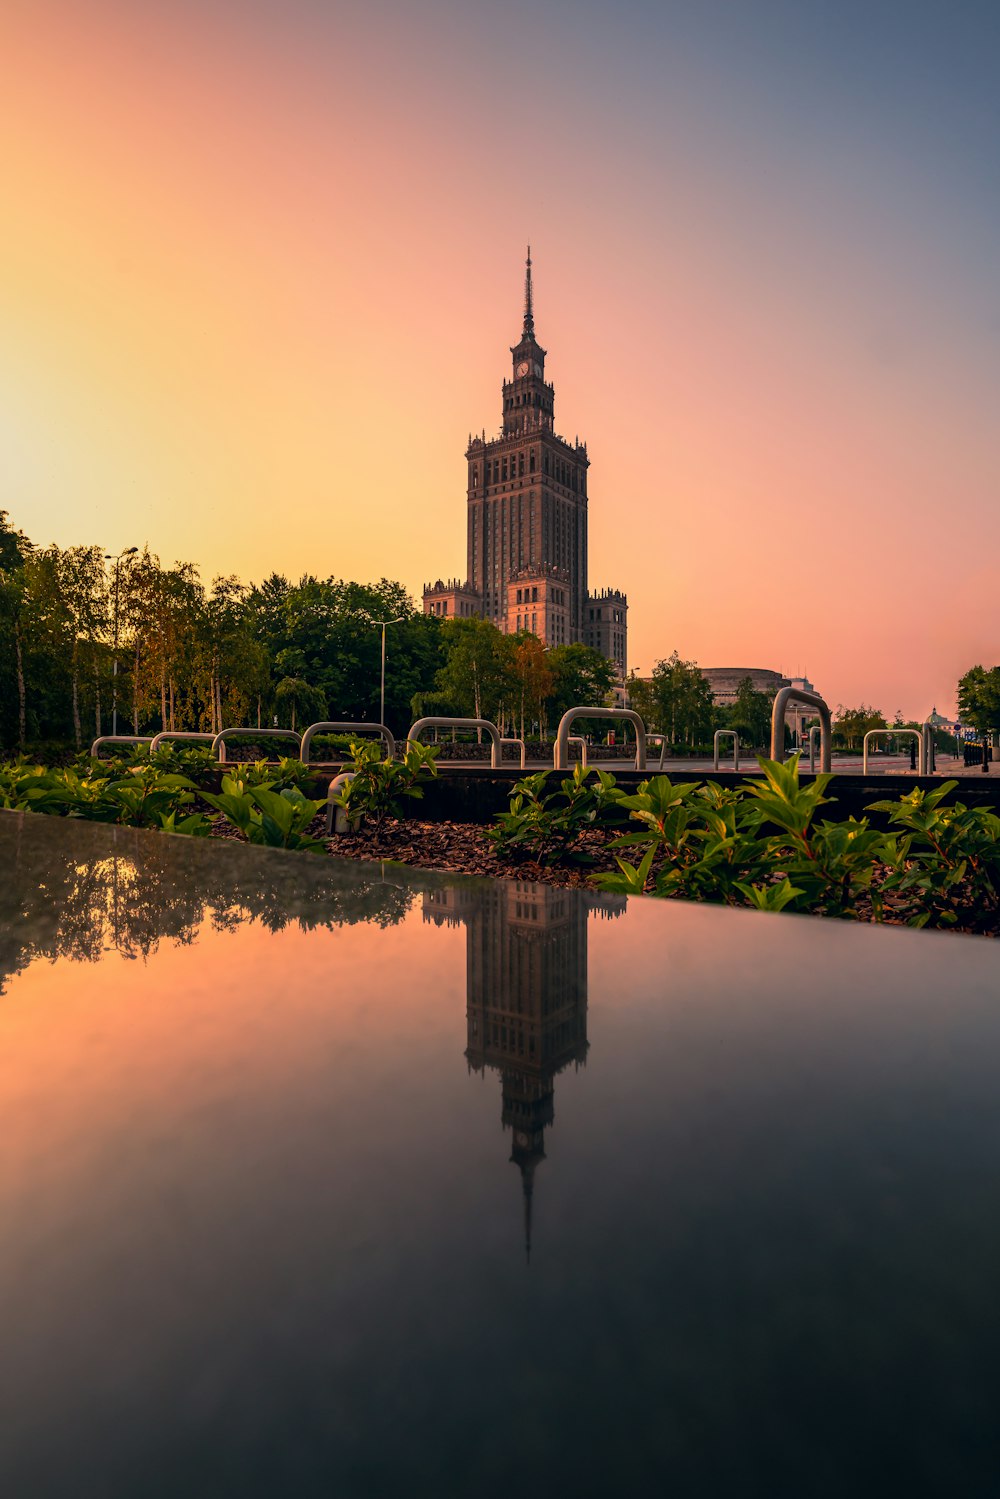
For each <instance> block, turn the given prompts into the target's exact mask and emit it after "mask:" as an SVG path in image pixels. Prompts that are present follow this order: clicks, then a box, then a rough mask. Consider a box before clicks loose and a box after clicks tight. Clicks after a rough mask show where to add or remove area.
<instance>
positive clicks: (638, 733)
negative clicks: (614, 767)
mask: <svg viewBox="0 0 1000 1499" xmlns="http://www.w3.org/2000/svg"><path fill="white" fill-rule="evenodd" d="M577 718H613V719H616V720H617V719H623V720H624V721H625V722H626V723H630V724H634V726H635V768H636V770H645V769H646V725H645V724H644V723H643V721H642V719H641V718H640V717H639V715H638V713H636V712H634V711H633V710H632V709H631V708H570V710H569V711H568V712H567V713H564V714H563V716H562V718H561V719H560V720H559V729H558V732H557V734H556V744H555V749H554V750H553V752H552V763H553V765H554V766H555V768H556V770H566V769H567V768H568V762H569V731H570V728H571V726H572V724H573V721H574V719H577Z"/></svg>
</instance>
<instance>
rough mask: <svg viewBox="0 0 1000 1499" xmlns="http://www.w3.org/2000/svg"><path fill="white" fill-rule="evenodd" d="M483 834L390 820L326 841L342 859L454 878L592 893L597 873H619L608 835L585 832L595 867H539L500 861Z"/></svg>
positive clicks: (456, 825) (462, 826)
mask: <svg viewBox="0 0 1000 1499" xmlns="http://www.w3.org/2000/svg"><path fill="white" fill-rule="evenodd" d="M484 831H485V830H484V829H483V828H481V827H480V826H478V824H476V823H468V822H417V821H416V820H415V819H412V818H406V819H405V820H399V819H395V818H387V819H386V821H385V822H384V823H383V825H382V828H381V830H380V831H379V832H375V831H374V830H372V829H370V828H362V829H361V830H360V831H359V832H357V833H343V834H341V835H339V836H338V837H336V838H331V839H329V840H328V842H327V848H328V849H329V851H330V853H331V854H333V855H334V857H335V858H338V859H393V860H396V861H397V862H398V863H400V864H415V865H417V866H419V867H420V868H421V869H443V870H447V871H448V872H449V873H451V874H480V875H488V876H489V877H490V878H491V879H495V880H536V881H538V882H539V883H540V884H544V885H561V886H573V887H575V888H577V889H581V890H594V889H596V886H595V884H594V882H593V880H592V879H591V875H593V874H595V873H603V872H604V871H606V870H610V871H616V870H617V868H618V866H617V864H616V863H615V857H614V854H610V853H608V849H607V842H608V839H607V833H606V832H602V831H595V832H593V833H584V834H583V835H582V836H581V838H580V840H579V847H580V849H581V851H583V852H584V853H586V854H589V855H590V856H591V858H592V860H593V862H588V863H584V864H572V865H553V866H551V867H550V866H549V865H548V864H539V863H536V862H534V861H529V860H517V861H516V862H514V861H512V860H509V859H501V858H499V857H498V856H497V854H496V852H495V851H494V849H493V846H492V845H491V844H490V843H489V842H487V840H486V838H485V837H484Z"/></svg>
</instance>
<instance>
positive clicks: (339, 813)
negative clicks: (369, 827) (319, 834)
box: [326, 770, 354, 838]
mask: <svg viewBox="0 0 1000 1499" xmlns="http://www.w3.org/2000/svg"><path fill="white" fill-rule="evenodd" d="M353 780H354V771H353V770H344V771H341V773H340V775H339V776H334V778H333V780H332V781H331V782H330V784H329V786H328V787H327V788H326V836H327V837H328V838H330V837H332V836H333V834H334V833H346V832H348V830H349V825H348V821H347V813H346V812H345V811H344V809H343V807H335V806H334V804H333V801H332V800H331V798H332V797H333V795H334V793H335V792H336V791H339V790H340V788H341V786H346V785H347V783H348V781H353ZM334 814H336V816H335V815H334Z"/></svg>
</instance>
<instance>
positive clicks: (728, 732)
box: [712, 729, 740, 770]
mask: <svg viewBox="0 0 1000 1499" xmlns="http://www.w3.org/2000/svg"><path fill="white" fill-rule="evenodd" d="M720 739H731V740H732V741H733V769H734V770H739V768H740V736H739V734H737V732H736V730H735V729H716V731H715V734H714V735H713V738H712V768H713V769H714V770H718V768H719V740H720Z"/></svg>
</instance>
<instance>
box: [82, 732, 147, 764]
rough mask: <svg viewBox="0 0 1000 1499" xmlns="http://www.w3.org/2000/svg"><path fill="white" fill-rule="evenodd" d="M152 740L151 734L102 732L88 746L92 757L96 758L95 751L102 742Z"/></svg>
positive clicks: (122, 742)
mask: <svg viewBox="0 0 1000 1499" xmlns="http://www.w3.org/2000/svg"><path fill="white" fill-rule="evenodd" d="M152 742H153V736H152V734H102V735H101V737H100V738H99V739H95V740H94V742H93V744H92V745H91V746H90V753H91V756H92V758H93V759H95V760H98V759H100V756H99V755H98V753H97V751H98V750H99V749H100V748H101V745H102V744H152Z"/></svg>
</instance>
